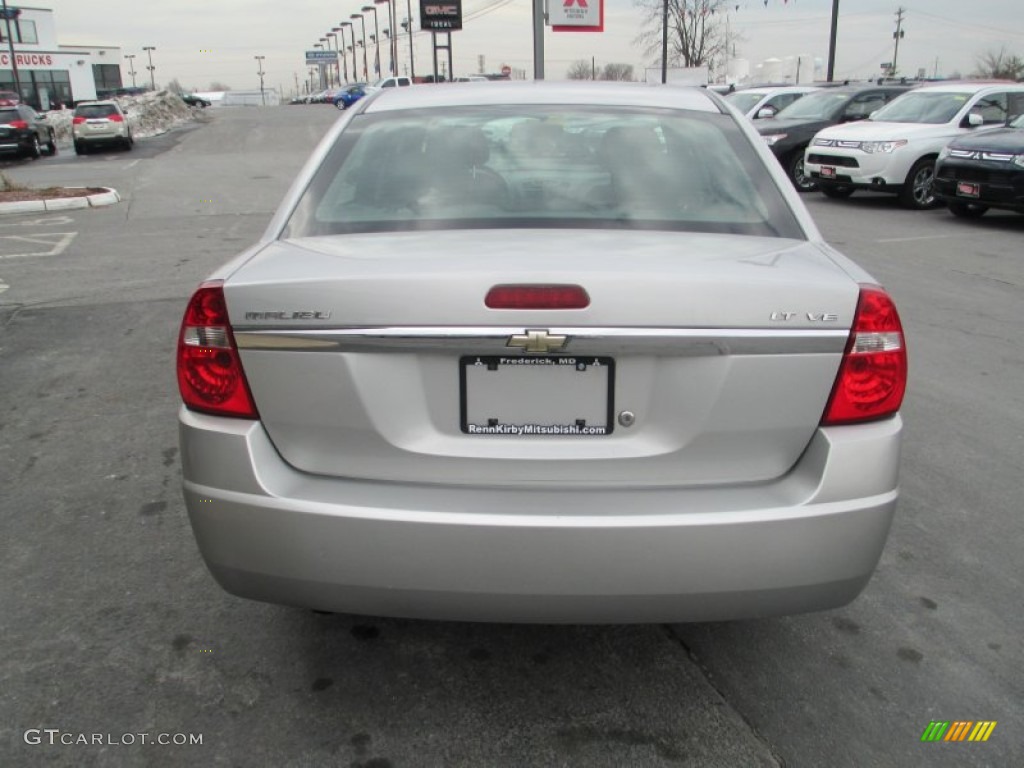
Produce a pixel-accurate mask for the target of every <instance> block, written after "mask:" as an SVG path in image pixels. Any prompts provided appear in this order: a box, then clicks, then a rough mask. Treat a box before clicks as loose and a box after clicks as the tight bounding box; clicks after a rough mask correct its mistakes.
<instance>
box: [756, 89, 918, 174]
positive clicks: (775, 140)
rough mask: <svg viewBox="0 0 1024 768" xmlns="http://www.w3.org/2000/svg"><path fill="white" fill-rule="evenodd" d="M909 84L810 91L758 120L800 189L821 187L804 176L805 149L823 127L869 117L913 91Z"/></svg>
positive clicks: (771, 145)
mask: <svg viewBox="0 0 1024 768" xmlns="http://www.w3.org/2000/svg"><path fill="white" fill-rule="evenodd" d="M912 87H913V86H909V85H866V84H865V85H842V86H839V87H838V88H829V89H828V90H823V91H818V92H816V93H809V94H807V95H806V96H804V97H803V98H802V99H799V100H798V101H795V102H793V103H792V104H790V105H789V106H788V107H786V108H785V109H783V110H782V111H780V112H779V113H778V114H777V115H776V116H775V117H774V118H768V119H764V120H758V121H757V125H756V128H757V132H758V133H760V134H761V136H763V137H764V140H765V141H766V142H767V143H768V146H769V147H771V150H772V152H774V153H775V156H776V157H777V158H778V159H779V162H780V163H782V167H783V168H785V169H786V173H787V174H789V178H790V179H792V181H793V185H794V186H795V187H796V188H797V189H798V190H799V191H800V192H810V191H812V190H814V189H817V186H818V185H817V182H815V181H814V180H813V179H811V178H810V177H808V176H805V175H804V150H805V149H807V145H808V144H810V142H811V139H813V138H814V135H815V134H816V133H817V132H818V131H820V130H821V129H822V128H827V127H829V126H830V125H836V124H837V123H849V122H852V121H854V120H866V119H867V117H868V115H870V114H871V113H872V112H874V111H875V110H876V109H878V108H879V107H883V106H885V105H886V104H887V103H888V102H889V101H891V100H892V99H894V98H896V97H897V96H899V95H900V94H902V93H905V92H906V91H908V90H910V89H911V88H912Z"/></svg>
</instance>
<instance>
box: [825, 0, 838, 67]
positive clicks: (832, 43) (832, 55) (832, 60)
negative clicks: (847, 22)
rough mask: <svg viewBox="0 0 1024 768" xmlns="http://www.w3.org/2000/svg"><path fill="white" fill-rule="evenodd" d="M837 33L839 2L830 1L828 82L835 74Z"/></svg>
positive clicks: (836, 0)
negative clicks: (830, 26) (830, 23)
mask: <svg viewBox="0 0 1024 768" xmlns="http://www.w3.org/2000/svg"><path fill="white" fill-rule="evenodd" d="M838 31H839V0H832V34H831V36H830V37H829V40H828V82H830V83H831V82H832V78H833V76H834V75H835V72H836V33H837V32H838Z"/></svg>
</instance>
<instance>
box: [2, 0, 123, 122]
mask: <svg viewBox="0 0 1024 768" xmlns="http://www.w3.org/2000/svg"><path fill="white" fill-rule="evenodd" d="M7 7H8V9H9V10H10V11H11V12H12V13H11V14H10V15H11V16H14V15H15V14H16V15H17V18H12V19H10V20H9V23H10V35H9V36H8V31H7V30H8V21H5V20H4V19H2V18H0V39H2V42H0V90H3V91H19V88H18V87H17V85H16V83H15V70H17V81H18V84H20V91H19V92H20V94H21V100H22V101H23V102H25V103H26V104H30V105H32V106H33V107H35V108H36V109H38V110H44V111H45V110H48V109H54V108H55V107H59V106H61V105H65V106H70V105H71V104H73V103H75V102H77V101H84V100H86V99H95V98H96V95H97V91H102V90H106V89H113V88H120V87H121V86H122V82H121V49H120V48H112V47H106V46H94V45H59V44H58V43H57V25H56V23H55V21H54V18H53V11H52V10H50V9H49V8H25V7H14V6H11V5H8V6H7ZM12 43H13V45H12ZM12 47H13V49H14V65H13V66H12V62H11V48H12Z"/></svg>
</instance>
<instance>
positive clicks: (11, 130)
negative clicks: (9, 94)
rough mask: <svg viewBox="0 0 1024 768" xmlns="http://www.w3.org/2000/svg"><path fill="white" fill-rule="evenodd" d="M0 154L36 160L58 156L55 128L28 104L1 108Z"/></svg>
mask: <svg viewBox="0 0 1024 768" xmlns="http://www.w3.org/2000/svg"><path fill="white" fill-rule="evenodd" d="M0 152H2V153H14V154H17V155H20V156H22V157H31V158H32V159H35V158H37V157H39V156H40V155H41V154H47V155H55V154H57V140H56V138H55V137H54V133H53V126H51V125H50V124H49V123H48V122H47V121H46V117H45V116H43V115H40V114H39V113H38V112H36V111H35V110H34V109H32V107H30V106H28V105H26V104H15V105H13V106H9V107H0Z"/></svg>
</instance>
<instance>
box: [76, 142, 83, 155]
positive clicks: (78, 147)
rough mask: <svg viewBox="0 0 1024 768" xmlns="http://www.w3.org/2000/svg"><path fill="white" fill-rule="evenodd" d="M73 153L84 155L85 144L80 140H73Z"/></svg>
mask: <svg viewBox="0 0 1024 768" xmlns="http://www.w3.org/2000/svg"><path fill="white" fill-rule="evenodd" d="M75 154H76V155H84V154H85V145H84V144H82V142H80V141H76V142H75Z"/></svg>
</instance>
